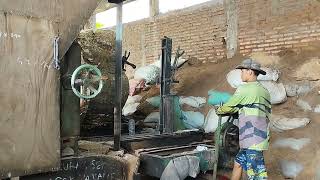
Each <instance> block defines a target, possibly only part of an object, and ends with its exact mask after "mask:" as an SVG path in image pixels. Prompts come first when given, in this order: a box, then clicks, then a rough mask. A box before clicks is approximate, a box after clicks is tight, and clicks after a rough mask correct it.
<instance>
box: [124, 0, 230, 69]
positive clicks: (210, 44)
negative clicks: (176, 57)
mask: <svg viewBox="0 0 320 180" xmlns="http://www.w3.org/2000/svg"><path fill="white" fill-rule="evenodd" d="M164 36H168V37H170V38H172V41H173V49H172V51H173V52H174V51H175V50H176V49H177V47H178V46H180V48H181V49H183V50H185V55H184V56H185V57H189V56H190V57H196V58H198V60H199V61H216V60H217V59H219V58H222V57H223V56H224V55H225V45H224V43H223V37H224V36H225V15H224V10H223V1H222V0H218V1H217V0H215V1H212V2H209V3H204V4H200V5H197V6H194V7H190V8H187V9H183V10H177V11H173V12H169V13H166V14H163V15H159V16H157V17H154V18H148V19H144V20H141V21H137V22H133V23H129V24H125V25H124V37H123V39H124V41H123V48H124V49H127V50H130V51H131V56H132V57H131V58H130V59H129V60H131V61H133V62H134V63H136V64H137V65H144V64H148V63H150V62H153V61H154V60H155V59H157V57H158V56H159V55H160V54H161V49H160V48H161V38H163V37H164ZM128 69H129V72H130V71H131V70H130V68H128Z"/></svg>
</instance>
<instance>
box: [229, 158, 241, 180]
mask: <svg viewBox="0 0 320 180" xmlns="http://www.w3.org/2000/svg"><path fill="white" fill-rule="evenodd" d="M241 175H242V167H241V165H240V164H239V163H237V162H234V166H233V170H232V176H231V180H240V179H241Z"/></svg>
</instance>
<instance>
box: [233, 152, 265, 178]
mask: <svg viewBox="0 0 320 180" xmlns="http://www.w3.org/2000/svg"><path fill="white" fill-rule="evenodd" d="M235 161H236V162H237V163H239V164H240V165H241V167H242V168H243V170H245V171H246V172H247V176H248V180H260V179H268V175H267V170H266V166H265V164H264V158H263V152H262V151H256V150H251V149H240V151H239V153H238V154H237V156H236V159H235Z"/></svg>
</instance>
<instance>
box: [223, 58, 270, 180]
mask: <svg viewBox="0 0 320 180" xmlns="http://www.w3.org/2000/svg"><path fill="white" fill-rule="evenodd" d="M236 69H240V70H241V79H242V81H243V82H244V84H243V85H241V86H239V87H238V89H237V90H236V92H235V93H234V95H233V96H232V97H231V98H230V99H229V100H228V101H227V102H226V103H225V104H224V105H222V106H221V107H219V108H218V109H217V114H218V115H227V114H234V113H237V112H238V113H239V144H240V151H239V152H238V154H237V156H236V158H235V163H234V168H233V172H232V178H231V179H232V180H240V178H241V176H242V171H243V170H244V171H246V174H247V177H248V179H249V180H253V179H254V180H260V179H267V170H266V167H265V162H264V157H263V151H265V150H267V149H268V146H269V116H270V114H271V103H270V94H269V92H268V91H267V90H266V89H265V88H264V87H263V86H262V85H261V84H260V83H259V82H258V81H257V76H258V75H259V74H262V75H265V74H266V72H265V71H263V70H262V69H261V65H260V64H259V63H257V62H255V61H254V60H252V59H246V60H244V61H243V62H242V64H241V65H239V66H237V67H236Z"/></svg>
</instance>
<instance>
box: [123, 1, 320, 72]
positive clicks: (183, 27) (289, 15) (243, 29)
mask: <svg viewBox="0 0 320 180" xmlns="http://www.w3.org/2000/svg"><path fill="white" fill-rule="evenodd" d="M228 2H229V3H228ZM230 2H232V4H231V5H230ZM234 3H235V4H236V8H234V7H233V4H234ZM225 7H226V8H225ZM232 11H236V13H235V12H232ZM319 12H320V2H319V1H317V0H299V1H296V0H232V1H230V0H228V1H226V0H224V1H223V0H212V1H210V2H207V3H204V4H200V5H198V6H194V7H190V8H186V9H183V10H177V11H173V12H170V13H166V14H164V15H163V14H162V15H161V14H160V15H159V16H157V17H152V18H149V19H145V20H141V21H137V22H133V23H129V24H125V26H124V42H123V45H124V49H127V50H130V51H131V58H130V60H131V61H133V62H134V63H136V64H137V65H138V66H139V65H145V64H148V63H150V62H151V61H153V60H154V59H156V57H157V56H158V55H159V54H160V39H161V38H162V37H163V36H168V37H171V38H172V39H173V45H174V49H173V50H175V49H176V48H177V46H180V47H181V48H182V49H184V50H185V51H186V56H185V57H188V56H192V57H196V58H198V60H199V61H201V62H202V61H216V59H219V58H222V57H225V56H226V49H227V45H226V42H227V43H228V42H229V41H230V42H229V43H231V44H230V48H231V49H232V48H233V47H234V45H232V43H234V42H238V47H236V48H237V51H239V50H240V53H241V54H245V55H247V54H250V53H251V52H255V51H265V52H268V53H277V52H279V51H280V50H281V49H283V48H298V47H301V46H307V45H308V43H310V42H314V41H318V40H320V17H319V16H318V15H317V14H319ZM227 17H229V20H228V18H227ZM235 20H236V21H237V23H233V24H232V25H233V26H232V27H229V26H227V22H233V21H235ZM228 27H229V28H230V32H231V35H232V32H234V33H237V37H238V39H237V40H238V41H236V40H235V39H234V38H231V39H230V38H229V39H228V37H226V36H227V29H228ZM233 27H236V28H238V30H237V31H235V30H234V29H232V28H233ZM230 32H229V33H228V34H230ZM231 35H229V36H230V37H233V36H231ZM228 40H229V41H228ZM231 46H232V47H231ZM230 48H229V49H230ZM231 54H232V52H231ZM128 71H129V73H128V74H130V72H132V69H130V68H128Z"/></svg>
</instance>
